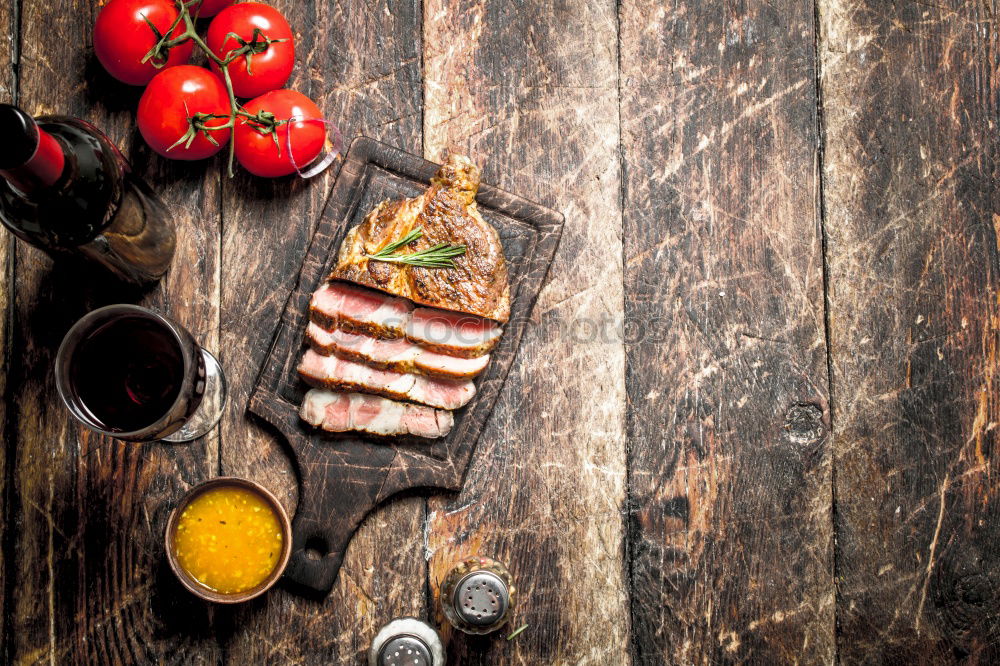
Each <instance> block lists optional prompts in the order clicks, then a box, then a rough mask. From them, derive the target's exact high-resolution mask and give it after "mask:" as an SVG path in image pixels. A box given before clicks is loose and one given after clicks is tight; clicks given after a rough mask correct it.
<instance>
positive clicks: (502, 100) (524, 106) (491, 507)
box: [424, 0, 629, 664]
mask: <svg viewBox="0 0 1000 666" xmlns="http://www.w3.org/2000/svg"><path fill="white" fill-rule="evenodd" d="M424 39H425V46H424V66H425V72H424V76H425V90H424V104H425V108H424V156H425V157H426V158H428V159H432V160H437V161H440V159H441V158H442V157H443V156H444V153H445V151H446V150H448V149H454V150H459V151H461V152H464V153H466V154H469V155H473V156H475V157H476V158H477V159H479V160H480V161H481V162H483V163H484V164H485V167H484V170H483V181H484V182H487V183H491V184H495V185H497V186H499V187H500V188H502V189H505V190H508V191H510V192H515V193H517V194H519V195H521V196H524V197H526V198H528V199H531V200H534V201H538V202H540V203H542V204H543V205H546V206H549V207H551V208H554V209H557V210H560V211H561V212H562V213H563V214H564V215H565V218H566V222H565V226H564V228H563V237H562V244H561V246H560V248H559V252H558V253H557V255H556V260H555V261H554V263H553V264H552V267H551V269H550V271H549V282H548V284H547V286H546V287H545V288H544V289H543V291H542V293H541V295H540V297H539V300H538V303H537V305H536V307H535V313H534V315H533V324H534V325H532V326H529V327H528V329H527V330H526V331H525V334H524V337H523V338H522V340H521V346H520V349H519V352H518V357H517V359H516V360H515V363H514V366H513V368H512V369H511V371H510V375H509V376H508V379H507V383H506V385H505V387H504V390H503V391H502V393H501V397H500V399H499V401H498V403H497V406H496V408H495V410H494V412H493V415H492V418H491V419H490V421H489V422H488V423H487V426H486V428H485V430H484V432H483V435H482V438H481V440H480V442H479V446H478V448H477V450H476V453H475V455H474V456H473V461H472V465H471V467H470V469H469V472H468V475H467V477H466V480H465V487H464V489H463V490H462V492H461V493H460V494H459V495H458V496H457V497H452V498H446V497H432V498H431V499H430V500H429V507H428V508H429V510H430V513H429V515H428V519H427V547H428V557H429V558H430V585H431V591H432V594H433V595H434V596H435V598H436V597H437V595H438V593H439V588H440V585H441V583H442V582H443V579H444V577H445V575H446V574H447V572H448V570H449V569H450V568H451V567H452V566H454V564H455V563H456V562H457V561H458V560H459V559H461V558H463V557H464V556H467V555H470V554H477V553H483V554H488V555H490V556H492V557H495V558H497V559H499V560H501V561H503V562H505V563H506V564H507V566H508V567H509V568H510V570H511V571H512V572H513V574H514V576H515V578H516V580H517V586H518V594H519V600H518V604H519V608H518V609H517V612H516V613H515V614H514V618H513V620H512V623H513V624H512V625H511V627H510V628H511V629H514V628H516V627H518V626H521V625H523V624H527V625H528V628H527V629H526V630H525V631H524V632H522V633H521V634H520V635H519V636H518V637H517V639H516V640H514V641H509V642H508V641H505V640H503V639H502V638H501V639H499V640H492V641H483V640H472V639H469V638H468V637H465V636H464V635H462V634H460V633H458V632H450V633H449V638H450V645H449V654H450V656H451V658H452V659H453V663H461V664H511V663H513V664H547V663H567V664H616V663H623V662H625V661H627V659H628V650H629V647H628V616H627V591H626V587H625V581H624V574H625V568H624V563H623V559H622V554H623V545H624V539H623V521H622V517H621V510H622V508H623V504H624V498H625V456H624V454H625V442H624V406H625V396H624V387H623V385H622V381H621V378H622V374H623V372H624V363H623V361H624V355H623V348H622V344H621V342H620V341H618V340H615V339H609V340H604V339H602V338H601V337H596V338H594V339H589V340H587V339H583V338H582V337H581V339H580V340H578V341H576V342H575V343H570V342H568V340H567V338H568V336H569V335H570V331H571V327H572V325H573V323H574V322H584V321H590V322H594V323H595V324H597V323H599V324H601V325H602V326H611V324H612V321H613V320H614V318H615V317H617V316H619V315H620V313H621V302H622V279H621V237H620V219H621V211H620V207H619V201H618V194H619V191H620V183H621V174H620V165H619V155H618V90H617V63H616V50H617V30H616V16H615V4H614V3H613V2H585V1H570V2H560V3H528V4H523V5H522V4H518V3H511V2H508V1H507V0H491V1H488V2H482V3H473V2H457V3H456V2H442V1H440V0H431V1H429V2H426V3H425V4H424ZM598 395H599V397H597V396H598ZM438 619H439V620H440V619H441V618H440V616H439V617H438Z"/></svg>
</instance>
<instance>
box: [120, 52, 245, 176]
mask: <svg viewBox="0 0 1000 666" xmlns="http://www.w3.org/2000/svg"><path fill="white" fill-rule="evenodd" d="M199 113H204V114H212V115H220V116H226V117H224V118H203V119H201V120H200V122H201V123H202V125H203V126H205V127H219V126H221V125H225V124H226V123H227V122H228V120H229V118H228V116H229V95H228V94H227V93H226V87H225V86H224V85H222V82H221V81H219V78H218V77H217V76H215V75H214V74H212V73H211V72H210V71H208V70H207V69H205V68H204V67H195V66H194V65H181V66H180V67H171V68H170V69H167V70H164V71H162V72H160V73H159V74H157V75H156V76H155V77H154V78H153V80H152V81H150V82H149V87H147V88H146V91H145V92H144V93H143V94H142V99H140V100H139V112H138V113H137V118H138V122H139V132H140V133H141V134H142V138H143V139H145V140H146V143H148V144H149V147H150V148H152V149H153V150H155V151H156V152H157V153H159V154H160V155H163V156H164V157H169V158H171V159H175V160H200V159H202V158H205V157H211V156H212V155H214V154H215V153H217V152H219V150H221V149H222V146H224V145H225V144H226V142H227V141H229V133H230V130H228V129H225V130H214V131H210V132H208V133H210V134H211V136H212V138H214V139H215V141H216V142H217V143H218V145H215V144H213V143H212V142H211V141H209V140H208V138H207V137H206V136H205V134H206V132H205V131H202V130H200V129H193V127H192V124H191V121H190V120H189V118H192V117H194V116H195V114H199ZM195 121H196V122H198V119H196V120H195ZM188 132H193V133H194V139H193V140H192V141H191V145H190V146H189V147H185V144H184V143H183V142H182V143H180V144H179V145H175V144H177V142H178V141H179V140H180V139H181V138H182V137H185V136H190V135H189V134H188ZM171 146H173V147H171Z"/></svg>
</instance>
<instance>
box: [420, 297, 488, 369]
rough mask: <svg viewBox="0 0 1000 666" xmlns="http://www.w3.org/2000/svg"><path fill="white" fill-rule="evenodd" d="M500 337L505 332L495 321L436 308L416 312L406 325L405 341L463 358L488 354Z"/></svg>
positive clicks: (421, 309)
mask: <svg viewBox="0 0 1000 666" xmlns="http://www.w3.org/2000/svg"><path fill="white" fill-rule="evenodd" d="M501 335H503V329H502V328H501V327H500V326H499V325H498V324H497V323H496V322H494V321H491V320H489V319H483V318H482V317H476V316H474V315H467V314H462V313H459V312H448V311H447V310H437V309H435V308H417V309H415V310H414V311H413V312H412V313H410V317H409V319H408V321H407V324H406V337H407V338H408V339H409V340H411V341H412V342H415V343H417V344H418V345H420V346H421V347H424V348H426V349H430V350H431V351H436V352H439V353H441V354H447V355H448V356H458V357H461V358H477V357H479V356H482V355H483V354H486V353H488V352H489V351H490V350H491V349H493V347H494V346H495V345H496V343H497V342H499V341H500V336H501Z"/></svg>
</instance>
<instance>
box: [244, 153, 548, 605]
mask: <svg viewBox="0 0 1000 666" xmlns="http://www.w3.org/2000/svg"><path fill="white" fill-rule="evenodd" d="M437 168H438V165H436V164H434V163H433V162H428V161H427V160H424V159H421V158H419V157H417V156H415V155H410V154H408V153H404V152H402V151H400V150H397V149H395V148H392V147H390V146H387V145H385V144H382V143H379V142H377V141H373V140H371V139H366V138H361V139H357V140H355V141H354V143H353V144H352V145H351V148H350V150H349V151H348V153H347V157H346V159H345V161H344V164H343V166H342V167H341V171H340V174H339V176H338V177H337V182H336V184H335V185H334V187H333V190H332V192H331V194H330V197H329V200H328V201H327V204H326V207H325V209H324V212H323V215H322V218H321V219H320V221H319V224H318V226H317V228H316V233H315V235H314V236H313V239H312V244H311V245H310V246H309V252H308V254H307V255H306V257H305V261H304V262H303V265H302V270H301V273H300V274H299V280H298V283H297V285H296V287H295V290H294V291H293V292H292V294H291V296H289V298H288V303H287V305H286V306H285V311H284V313H283V314H282V317H281V322H280V324H279V326H278V330H277V332H276V334H275V337H274V341H273V342H272V344H271V350H270V352H269V353H268V356H267V358H266V359H265V360H264V365H263V367H262V369H261V374H260V377H259V379H258V380H257V385H256V387H255V388H254V392H253V395H251V397H250V407H249V409H250V411H251V412H252V413H254V414H256V415H257V416H259V417H261V418H263V419H264V420H266V421H267V422H269V423H271V424H272V425H273V426H274V427H275V428H277V429H278V431H280V432H281V434H282V435H283V436H284V437H285V438H286V439H287V440H288V444H289V447H290V448H291V451H292V453H293V454H294V459H295V463H296V468H297V470H298V474H299V482H300V492H299V505H298V510H297V511H296V514H295V518H294V521H293V530H292V532H293V543H292V556H291V560H290V561H289V564H288V569H287V570H286V572H285V577H286V578H287V579H288V580H289V581H290V582H291V583H292V584H293V587H296V588H297V589H299V590H300V591H302V592H304V593H307V594H314V595H325V594H327V593H328V592H329V591H330V589H331V588H332V587H333V583H334V581H335V580H336V578H337V572H338V571H339V570H340V564H341V562H342V560H343V557H344V552H345V551H346V549H347V544H348V542H349V541H350V539H351V536H352V535H353V534H354V531H355V530H356V529H357V527H358V525H359V524H360V523H361V521H362V520H363V519H364V517H365V516H366V515H367V514H368V513H369V512H370V511H371V510H372V509H373V508H375V506H377V505H378V504H380V503H381V502H384V501H386V500H387V499H389V498H390V497H392V496H393V495H395V494H397V493H399V492H402V491H404V490H408V489H411V488H426V489H434V488H439V489H444V490H451V491H457V490H459V489H460V488H461V486H462V481H463V479H464V478H465V472H466V469H467V468H468V466H469V461H470V460H471V458H472V453H473V451H474V450H475V447H476V442H477V441H478V439H479V435H480V433H481V432H482V429H483V425H484V424H485V423H486V420H487V419H488V418H489V415H490V412H491V411H492V410H493V405H494V404H495V403H496V399H497V396H498V395H499V393H500V389H501V387H502V386H503V383H504V380H505V379H506V377H507V373H508V371H509V370H510V368H511V365H512V364H513V362H514V356H515V355H516V353H517V348H518V345H519V343H520V340H521V334H522V333H523V331H524V327H525V325H526V324H527V321H528V316H529V315H530V313H531V309H532V307H533V306H534V304H535V300H536V298H537V297H538V292H539V290H540V289H541V287H542V281H543V280H544V278H545V275H546V273H547V272H548V269H549V264H551V262H552V258H553V256H554V255H555V251H556V247H557V246H558V244H559V237H560V235H561V233H562V226H563V217H562V215H561V214H559V213H557V212H555V211H553V210H550V209H548V208H544V207H542V206H539V205H538V204H534V203H531V202H529V201H525V200H524V199H521V198H520V197H517V196H514V195H512V194H509V193H507V192H503V191H501V190H498V189H496V188H494V187H490V186H488V185H483V186H482V187H481V188H480V190H479V195H478V197H477V198H476V201H477V203H478V205H479V210H480V212H481V213H482V215H483V217H484V218H485V219H486V221H487V222H489V223H490V224H492V225H493V226H494V227H496V229H497V231H498V232H499V234H500V241H501V243H502V245H503V249H504V254H505V255H506V257H507V261H508V264H509V269H510V271H509V272H510V294H511V316H510V321H509V323H508V324H507V325H506V326H505V327H504V330H505V332H504V335H503V338H502V339H501V340H500V343H499V344H498V345H497V347H496V348H495V349H494V351H493V354H492V359H491V361H490V364H489V366H487V368H486V371H485V372H484V373H483V374H482V375H481V376H480V377H478V378H477V379H476V388H477V393H476V396H475V397H474V398H473V399H472V401H471V402H470V403H469V404H468V405H466V406H465V407H463V408H462V409H460V410H458V411H457V412H456V413H455V426H454V427H453V428H452V430H451V432H450V433H449V435H448V436H447V437H445V438H443V439H439V440H422V439H418V438H392V439H380V438H376V437H369V436H365V435H361V434H358V433H345V434H331V433H326V432H322V431H318V430H315V429H313V428H312V427H311V426H309V425H308V424H306V423H305V422H303V421H302V420H300V419H299V415H298V409H299V405H300V404H301V402H302V397H303V395H304V394H305V392H306V391H307V390H308V387H307V386H306V385H305V384H304V383H303V382H302V381H301V380H300V379H299V378H298V375H297V373H296V367H297V365H298V363H299V359H300V358H301V356H302V352H303V350H304V345H303V336H304V333H305V328H306V325H307V324H308V321H309V316H308V308H309V299H310V297H311V295H312V293H313V291H315V290H316V288H317V287H318V286H319V285H320V283H321V282H322V281H323V280H324V279H325V278H326V276H327V275H328V274H329V273H330V271H331V270H332V268H333V264H334V263H335V261H336V254H337V249H338V248H339V247H340V243H341V241H342V240H343V238H344V236H345V234H346V233H347V231H348V229H350V228H352V227H354V226H355V225H356V224H358V223H360V222H361V221H362V219H363V218H364V217H365V215H367V213H368V212H369V211H370V210H371V209H372V208H374V207H375V205H376V204H378V203H379V202H380V201H382V200H384V199H401V198H405V197H412V196H416V195H418V194H420V193H421V192H423V191H424V189H426V187H427V185H428V183H429V181H430V178H431V177H432V176H433V175H434V173H435V171H437Z"/></svg>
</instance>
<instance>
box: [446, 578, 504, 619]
mask: <svg viewBox="0 0 1000 666" xmlns="http://www.w3.org/2000/svg"><path fill="white" fill-rule="evenodd" d="M454 603H455V611H456V612H457V613H458V616H459V617H460V618H462V619H463V620H464V621H466V622H468V623H469V624H471V625H472V626H475V627H488V626H490V625H491V624H494V623H496V622H497V621H498V620H499V619H500V618H502V617H503V616H504V614H505V613H506V612H507V608H508V607H509V606H510V591H509V590H508V589H507V583H506V582H504V580H503V579H502V578H500V576H497V575H496V574H494V573H492V572H490V571H475V572H473V573H470V574H468V575H467V576H465V577H464V578H462V579H461V580H460V581H459V582H458V585H457V586H456V587H455V599H454Z"/></svg>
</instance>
